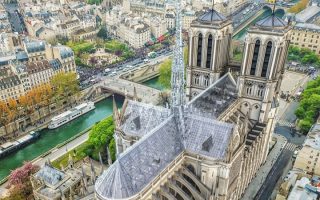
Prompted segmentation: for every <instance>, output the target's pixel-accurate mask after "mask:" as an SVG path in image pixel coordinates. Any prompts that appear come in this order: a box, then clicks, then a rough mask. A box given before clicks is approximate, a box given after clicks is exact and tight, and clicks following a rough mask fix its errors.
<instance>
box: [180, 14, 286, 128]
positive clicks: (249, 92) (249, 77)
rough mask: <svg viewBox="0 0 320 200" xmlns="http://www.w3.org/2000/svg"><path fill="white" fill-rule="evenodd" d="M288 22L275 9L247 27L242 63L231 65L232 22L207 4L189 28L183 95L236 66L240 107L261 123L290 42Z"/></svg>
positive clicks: (192, 94)
mask: <svg viewBox="0 0 320 200" xmlns="http://www.w3.org/2000/svg"><path fill="white" fill-rule="evenodd" d="M290 29H291V28H290V26H288V24H287V23H286V22H284V21H283V20H282V19H280V18H278V17H277V16H275V15H274V14H271V15H270V16H268V17H266V18H264V19H262V20H260V21H258V22H257V23H256V24H255V25H254V26H251V27H250V28H249V30H248V33H247V35H246V38H245V42H244V50H243V57H242V62H241V66H235V64H232V67H231V66H230V65H231V62H230V55H231V53H230V51H231V43H232V32H233V30H232V22H231V21H230V20H229V19H227V18H226V17H224V16H223V15H221V14H220V13H218V12H217V11H215V10H214V9H211V10H209V11H207V12H205V13H204V14H203V15H201V16H200V17H198V18H197V19H196V20H195V21H193V22H192V24H191V28H190V30H189V52H188V54H189V55H188V56H189V59H188V62H189V63H187V91H186V93H187V99H188V100H191V99H192V98H193V97H195V96H196V95H198V94H199V93H201V92H202V91H203V90H205V89H206V88H207V87H208V86H209V85H211V84H212V83H214V82H215V81H216V80H218V79H219V78H220V77H221V76H223V75H224V74H225V73H227V72H228V71H229V70H230V69H231V68H232V69H233V70H234V69H235V70H236V71H237V75H238V80H237V87H238V97H239V98H240V100H241V101H242V104H241V111H242V112H244V113H248V112H250V115H249V116H250V119H252V120H255V121H258V122H266V120H267V114H268V111H269V110H270V109H271V107H272V106H273V104H274V103H275V99H276V98H277V95H278V93H279V90H280V84H281V80H282V76H283V73H284V65H285V61H286V57H287V52H288V47H289V43H290Z"/></svg>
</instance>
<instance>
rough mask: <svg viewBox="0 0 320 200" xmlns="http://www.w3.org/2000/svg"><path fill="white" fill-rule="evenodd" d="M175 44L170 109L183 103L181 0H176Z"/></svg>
mask: <svg viewBox="0 0 320 200" xmlns="http://www.w3.org/2000/svg"><path fill="white" fill-rule="evenodd" d="M175 6H176V35H175V37H176V44H175V49H174V58H173V63H172V74H171V88H172V93H171V98H172V108H177V107H182V106H183V105H184V103H185V92H184V84H185V80H184V61H183V39H182V24H181V22H182V20H181V14H182V13H181V0H176V5H175Z"/></svg>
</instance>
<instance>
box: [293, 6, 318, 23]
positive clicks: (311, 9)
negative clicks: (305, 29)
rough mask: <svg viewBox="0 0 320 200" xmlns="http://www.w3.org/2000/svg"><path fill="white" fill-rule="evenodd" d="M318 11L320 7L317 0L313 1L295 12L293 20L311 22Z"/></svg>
mask: <svg viewBox="0 0 320 200" xmlns="http://www.w3.org/2000/svg"><path fill="white" fill-rule="evenodd" d="M319 13H320V7H319V6H318V2H317V1H313V2H312V3H311V5H310V6H308V7H307V8H306V9H304V10H303V11H301V12H299V13H298V14H296V16H295V21H296V22H298V23H311V22H312V21H313V20H315V19H316V18H317V17H318V15H319Z"/></svg>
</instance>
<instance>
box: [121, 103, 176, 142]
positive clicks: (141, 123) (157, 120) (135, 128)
mask: <svg viewBox="0 0 320 200" xmlns="http://www.w3.org/2000/svg"><path fill="white" fill-rule="evenodd" d="M169 114H170V110H169V109H166V108H163V107H159V106H153V105H151V104H144V103H139V102H136V101H131V100H128V105H127V106H126V109H125V113H124V122H123V124H122V125H121V129H122V130H123V131H124V132H125V133H126V134H127V135H130V136H139V137H142V136H143V135H145V134H146V133H148V132H150V131H151V130H152V129H153V128H154V127H156V126H158V125H159V124H161V122H163V121H164V120H165V119H167V118H168V116H169Z"/></svg>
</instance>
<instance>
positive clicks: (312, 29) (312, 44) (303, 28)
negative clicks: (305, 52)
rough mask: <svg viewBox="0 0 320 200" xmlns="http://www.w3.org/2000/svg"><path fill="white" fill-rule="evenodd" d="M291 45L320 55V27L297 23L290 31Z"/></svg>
mask: <svg viewBox="0 0 320 200" xmlns="http://www.w3.org/2000/svg"><path fill="white" fill-rule="evenodd" d="M291 44H292V45H295V46H298V47H300V48H308V49H311V50H312V51H314V52H315V53H316V54H320V26H317V25H315V24H309V23H297V24H296V25H295V26H294V27H293V30H292V35H291Z"/></svg>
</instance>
